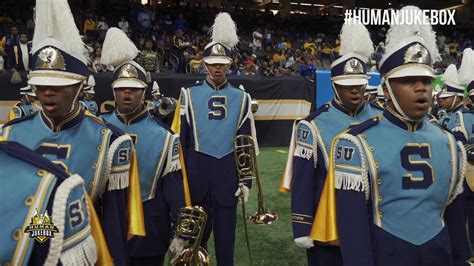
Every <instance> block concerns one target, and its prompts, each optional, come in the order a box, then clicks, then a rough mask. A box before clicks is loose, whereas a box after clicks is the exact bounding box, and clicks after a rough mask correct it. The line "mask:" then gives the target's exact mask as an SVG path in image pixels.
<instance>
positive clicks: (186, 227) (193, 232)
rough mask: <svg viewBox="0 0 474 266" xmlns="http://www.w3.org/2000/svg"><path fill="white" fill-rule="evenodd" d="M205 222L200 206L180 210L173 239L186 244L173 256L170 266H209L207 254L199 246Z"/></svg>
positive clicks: (205, 218) (204, 214)
mask: <svg viewBox="0 0 474 266" xmlns="http://www.w3.org/2000/svg"><path fill="white" fill-rule="evenodd" d="M206 222H207V214H206V212H205V211H204V209H203V208H202V207H201V206H193V207H190V206H188V207H183V208H181V209H180V211H179V213H178V222H177V226H176V231H175V234H174V239H182V240H184V242H185V243H187V244H185V247H184V248H183V250H182V251H181V252H179V254H174V258H173V260H172V262H171V264H172V265H179V266H191V265H196V266H207V265H211V264H210V260H209V254H208V253H207V251H206V250H205V249H204V248H203V247H201V246H200V245H201V240H202V236H203V234H204V228H205V226H206Z"/></svg>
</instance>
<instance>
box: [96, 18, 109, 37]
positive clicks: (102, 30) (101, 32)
mask: <svg viewBox="0 0 474 266" xmlns="http://www.w3.org/2000/svg"><path fill="white" fill-rule="evenodd" d="M108 29H109V25H107V23H106V22H105V17H104V16H101V17H100V19H99V21H98V22H97V28H96V31H97V38H98V41H99V42H103V41H104V39H105V34H106V33H107V30H108Z"/></svg>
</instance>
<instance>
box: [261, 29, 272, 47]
mask: <svg viewBox="0 0 474 266" xmlns="http://www.w3.org/2000/svg"><path fill="white" fill-rule="evenodd" d="M272 35H273V31H272V30H266V31H265V39H264V41H263V47H273V40H272Z"/></svg>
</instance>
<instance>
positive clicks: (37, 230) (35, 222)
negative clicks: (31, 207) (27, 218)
mask: <svg viewBox="0 0 474 266" xmlns="http://www.w3.org/2000/svg"><path fill="white" fill-rule="evenodd" d="M24 232H25V233H30V238H34V239H36V241H38V242H40V243H44V242H45V241H46V240H48V239H50V238H54V233H59V230H58V228H57V227H56V226H55V225H54V223H53V218H52V217H51V216H49V215H48V212H47V211H46V212H45V214H38V210H37V209H35V211H34V213H33V217H31V222H30V225H28V226H27V227H26V228H25V231H24Z"/></svg>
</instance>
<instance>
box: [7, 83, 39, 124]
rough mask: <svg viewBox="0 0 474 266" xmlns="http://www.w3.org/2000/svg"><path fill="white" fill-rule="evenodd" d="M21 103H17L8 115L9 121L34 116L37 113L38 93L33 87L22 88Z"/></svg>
mask: <svg viewBox="0 0 474 266" xmlns="http://www.w3.org/2000/svg"><path fill="white" fill-rule="evenodd" d="M20 97H21V98H20V101H19V102H17V103H16V104H15V105H14V106H13V107H12V109H10V112H9V113H8V121H10V120H12V119H15V118H20V117H23V116H27V115H32V114H33V113H34V112H36V111H37V109H38V107H37V106H35V105H34V102H35V100H36V93H35V92H34V91H33V90H32V89H31V86H30V85H28V86H26V87H23V88H20Z"/></svg>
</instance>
